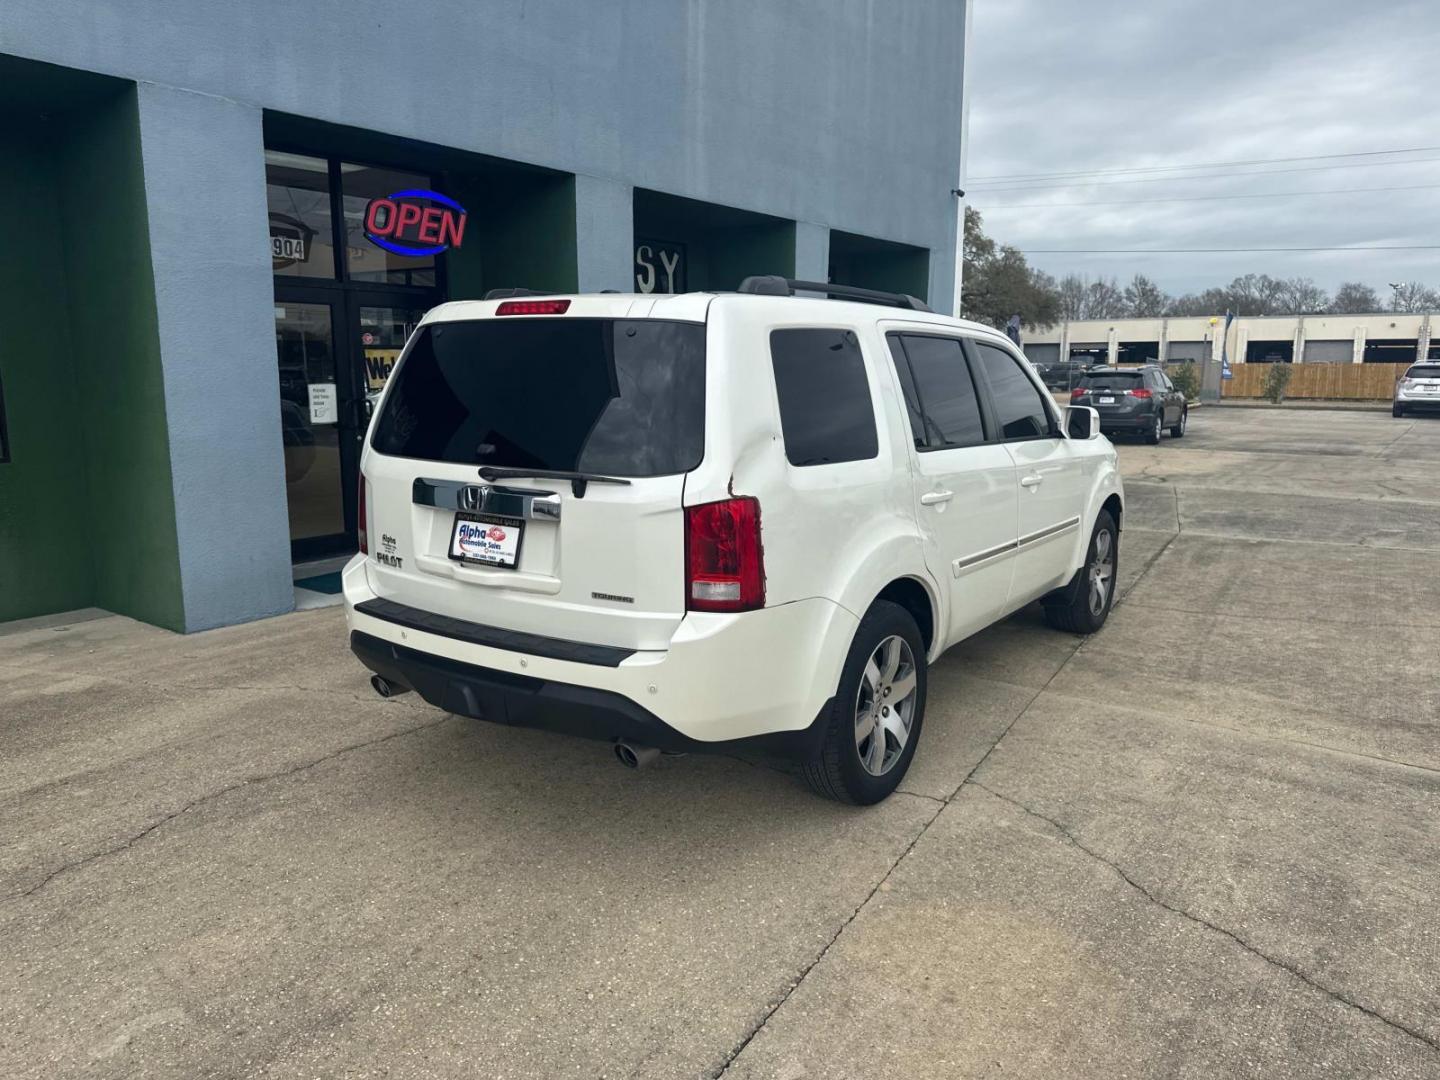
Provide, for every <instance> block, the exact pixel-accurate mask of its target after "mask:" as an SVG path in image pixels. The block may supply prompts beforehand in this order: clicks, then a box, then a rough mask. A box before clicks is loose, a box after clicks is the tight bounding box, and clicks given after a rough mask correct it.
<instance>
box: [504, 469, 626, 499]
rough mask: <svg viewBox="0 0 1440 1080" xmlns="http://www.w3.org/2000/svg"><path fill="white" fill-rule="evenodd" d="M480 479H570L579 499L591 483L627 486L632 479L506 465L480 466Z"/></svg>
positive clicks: (572, 488) (601, 474) (583, 495)
mask: <svg viewBox="0 0 1440 1080" xmlns="http://www.w3.org/2000/svg"><path fill="white" fill-rule="evenodd" d="M480 479H481V480H489V481H491V482H492V483H493V482H494V481H496V480H520V479H525V480H569V481H570V490H571V491H573V492H574V493H575V497H576V498H577V499H583V498H584V497H585V489H586V487H588V486H589V485H590V484H623V485H625V486H627V487H628V486H629V484H630V481H629V480H626V479H625V478H624V477H622V476H606V475H605V474H604V473H588V472H567V471H565V470H561V469H519V468H510V467H507V466H504V465H482V466H480Z"/></svg>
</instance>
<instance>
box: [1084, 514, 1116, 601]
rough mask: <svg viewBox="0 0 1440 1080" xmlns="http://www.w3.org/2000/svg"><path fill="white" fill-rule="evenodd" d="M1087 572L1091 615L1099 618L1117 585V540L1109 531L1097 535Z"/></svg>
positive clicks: (1105, 530) (1104, 530)
mask: <svg viewBox="0 0 1440 1080" xmlns="http://www.w3.org/2000/svg"><path fill="white" fill-rule="evenodd" d="M1086 570H1087V574H1086V576H1087V577H1088V578H1089V579H1090V614H1091V615H1095V616H1097V617H1098V616H1099V615H1100V613H1101V612H1103V611H1104V610H1105V603H1106V601H1107V600H1109V598H1110V589H1111V588H1112V587H1113V585H1114V584H1115V538H1114V536H1113V535H1112V534H1111V532H1110V530H1109V529H1101V530H1100V531H1099V532H1097V533H1096V534H1095V552H1094V554H1092V555H1091V556H1090V565H1089V566H1088V567H1087V568H1086Z"/></svg>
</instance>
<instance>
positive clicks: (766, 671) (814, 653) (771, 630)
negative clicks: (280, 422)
mask: <svg viewBox="0 0 1440 1080" xmlns="http://www.w3.org/2000/svg"><path fill="white" fill-rule="evenodd" d="M365 564H366V559H365V558H364V557H363V556H356V558H355V559H354V560H352V561H351V563H350V565H349V566H347V567H346V568H345V572H344V575H343V582H344V592H345V617H346V622H347V624H348V626H349V629H350V640H351V648H352V650H353V651H354V653H355V654H356V656H357V657H359V659H360V661H361V663H363V664H364V665H365V666H366V667H368V668H369V669H370V670H372V671H375V672H377V673H378V674H380V675H383V676H385V677H386V678H387V679H391V680H392V681H394V682H397V683H400V684H401V685H404V686H408V687H410V688H412V689H414V690H415V691H416V692H417V693H419V694H420V696H421V697H422V698H424V699H425V700H426V701H427V702H429V703H430V704H432V705H434V706H436V707H437V708H441V709H445V710H447V711H449V712H454V713H458V714H460V715H462V716H473V717H477V718H479V719H484V720H492V721H497V722H500V723H507V724H516V725H520V726H525V727H535V728H542V729H545V730H552V731H563V732H566V733H568V734H573V735H582V736H585V737H588V738H595V739H617V738H624V739H629V740H632V741H635V742H641V743H644V744H645V745H649V746H658V747H660V748H662V749H675V750H681V749H696V748H699V747H700V746H702V745H710V746H712V747H713V746H714V745H716V744H725V743H730V742H735V741H739V740H753V739H755V738H758V737H762V736H775V737H776V738H775V739H773V740H772V741H774V742H776V743H777V744H779V745H777V748H778V749H784V748H785V746H786V745H788V744H790V743H794V742H795V741H796V740H797V739H800V740H801V741H802V742H803V737H802V736H800V735H799V734H797V733H803V732H807V731H808V730H809V729H810V728H811V727H812V724H813V722H814V720H815V717H816V716H817V714H818V713H819V712H820V710H821V709H822V708H823V707H824V705H825V704H826V702H827V701H828V700H829V699H830V697H831V695H833V694H834V692H835V687H836V684H837V683H838V682H839V681H840V669H841V667H842V665H843V664H844V661H845V655H846V653H847V652H848V651H849V648H850V641H851V639H852V638H853V637H854V633H855V629H856V626H857V625H858V620H857V619H856V618H855V617H854V616H853V615H852V614H851V613H850V612H849V611H847V610H846V609H844V608H842V607H840V606H839V605H838V604H834V603H831V602H830V601H827V600H820V599H810V600H802V601H796V602H795V603H790V604H783V605H780V606H778V607H774V608H765V609H763V610H761V611H752V612H746V613H744V614H739V615H720V614H704V613H697V612H692V613H691V614H689V615H687V616H686V617H685V619H684V620H683V621H682V622H681V624H680V626H679V628H678V629H677V630H676V632H675V634H674V635H673V637H672V639H671V642H670V648H668V649H666V650H664V651H638V652H630V653H628V654H627V655H625V656H624V658H623V659H620V660H618V662H615V663H613V664H611V663H603V662H600V663H597V662H595V661H594V658H591V657H587V658H586V660H575V659H567V658H563V656H557V655H554V650H550V651H551V653H552V655H544V654H543V651H521V649H523V643H519V645H520V648H517V643H516V642H513V641H509V642H503V643H502V644H503V645H504V646H505V647H496V645H492V644H478V643H476V642H475V641H472V640H463V639H462V638H460V637H456V636H450V635H449V634H447V633H437V632H433V631H432V630H430V629H425V628H422V626H423V624H420V621H419V620H415V619H408V620H402V621H392V620H391V619H390V618H380V617H377V616H376V615H375V614H367V612H366V610H365V609H366V608H368V610H369V611H371V612H375V611H384V612H387V613H390V612H389V609H387V608H385V607H383V606H375V605H372V604H371V602H372V601H375V600H376V599H377V597H376V596H375V594H374V593H373V592H372V590H371V589H370V585H369V580H368V577H367V575H366V571H365ZM417 624H419V625H417ZM436 629H440V630H447V631H451V632H453V629H454V628H453V627H446V626H437V627H436ZM587 660H588V661H589V662H587Z"/></svg>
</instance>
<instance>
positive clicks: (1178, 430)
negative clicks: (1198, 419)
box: [1170, 409, 1190, 439]
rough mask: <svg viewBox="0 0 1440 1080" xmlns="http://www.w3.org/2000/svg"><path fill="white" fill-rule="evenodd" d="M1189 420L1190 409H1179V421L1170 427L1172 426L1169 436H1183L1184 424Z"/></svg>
mask: <svg viewBox="0 0 1440 1080" xmlns="http://www.w3.org/2000/svg"><path fill="white" fill-rule="evenodd" d="M1189 420H1190V410H1189V409H1181V410H1180V421H1179V423H1177V424H1176V425H1175V426H1174V427H1172V428H1171V429H1170V437H1171V438H1172V439H1179V438H1182V437H1184V435H1185V425H1186V423H1188V422H1189Z"/></svg>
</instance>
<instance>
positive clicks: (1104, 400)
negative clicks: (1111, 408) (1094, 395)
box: [1097, 397, 1115, 405]
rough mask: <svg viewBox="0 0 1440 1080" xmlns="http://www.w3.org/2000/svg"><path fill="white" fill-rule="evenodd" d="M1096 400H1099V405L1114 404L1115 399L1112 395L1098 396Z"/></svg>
mask: <svg viewBox="0 0 1440 1080" xmlns="http://www.w3.org/2000/svg"><path fill="white" fill-rule="evenodd" d="M1097 400H1098V401H1099V402H1100V404H1101V405H1114V404H1115V399H1114V398H1113V397H1102V398H1098V399H1097Z"/></svg>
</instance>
